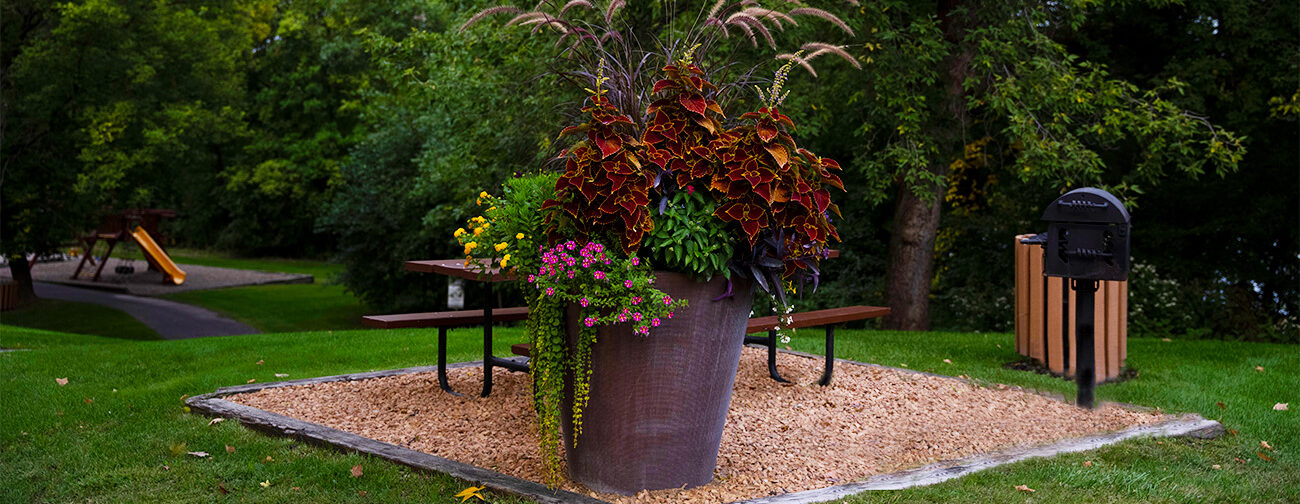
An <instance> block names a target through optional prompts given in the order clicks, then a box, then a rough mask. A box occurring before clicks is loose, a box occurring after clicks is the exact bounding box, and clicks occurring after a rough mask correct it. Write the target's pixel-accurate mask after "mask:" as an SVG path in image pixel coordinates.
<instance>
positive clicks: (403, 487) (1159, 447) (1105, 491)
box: [0, 327, 1300, 503]
mask: <svg viewBox="0 0 1300 504" xmlns="http://www.w3.org/2000/svg"><path fill="white" fill-rule="evenodd" d="M2 332H3V337H2V338H0V339H2V340H3V341H4V343H3V345H2V346H5V347H10V348H14V347H20V348H30V349H32V350H30V351H23V352H5V353H0V369H3V370H4V372H3V373H2V374H0V384H2V385H0V397H3V398H4V400H5V402H6V404H10V405H22V406H21V407H9V408H6V412H7V414H6V415H5V416H4V417H3V418H0V460H3V461H4V463H3V466H4V470H3V471H0V502H33V501H34V502H73V501H75V502H87V501H93V502H169V503H170V502H420V503H428V502H455V501H456V499H452V497H451V496H452V495H453V494H455V493H456V492H458V491H460V490H461V489H463V488H465V487H467V486H469V482H464V481H457V480H455V479H453V478H449V477H446V476H442V475H436V474H424V473H421V472H418V471H414V470H411V469H407V468H404V467H400V466H397V465H394V464H390V463H387V462H383V461H381V460H378V459H373V458H370V457H367V456H363V455H356V454H342V453H339V452H336V451H333V450H331V449H328V448H323V447H317V446H311V445H304V444H302V443H300V442H297V441H294V440H290V439H287V438H281V437H275V436H269V435H265V434H261V433H258V432H255V431H251V430H249V429H246V428H244V427H242V426H240V425H238V424H236V423H235V422H224V423H220V424H216V425H211V426H210V425H208V419H206V418H203V417H201V416H198V415H193V414H189V413H187V412H186V411H185V409H184V404H183V402H182V401H183V397H185V396H187V395H196V394H202V393H206V392H211V391H213V390H215V389H216V388H218V387H221V386H226V385H235V384H242V383H245V382H247V381H248V380H250V379H255V380H258V381H273V380H276V379H277V378H275V377H274V374H275V373H288V374H289V375H290V377H291V378H305V377H312V376H324V375H332V374H339V373H347V372H357V371H369V370H379V369H391V368H397V367H404V366H414V365H426V364H429V363H430V362H431V360H432V356H433V351H434V345H433V344H434V338H435V333H434V332H433V331H423V330H393V331H335V332H332V333H330V332H309V333H291V334H261V335H249V336H230V337H221V338H204V339H197V340H180V341H157V342H134V341H123V340H118V339H107V338H97V337H93V336H74V335H68V334H61V333H51V332H44V331H36V330H27V329H17V328H11V327H4V328H3V331H2ZM499 334H501V335H502V337H500V338H498V340H497V341H498V343H499V348H498V349H497V351H498V352H499V353H501V354H505V353H506V352H507V350H506V348H507V347H508V345H509V344H510V343H513V342H517V341H518V340H519V339H520V338H521V336H520V333H519V331H518V330H517V329H507V330H502V331H500V333H499ZM450 339H451V342H452V343H451V348H450V349H449V355H450V358H451V359H453V360H470V359H474V358H475V357H476V354H477V353H478V349H477V348H475V342H476V341H479V340H478V338H477V331H464V332H461V331H454V332H453V334H452V337H451V338H450ZM819 340H820V334H819V331H803V332H801V333H800V334H799V335H797V336H796V337H795V340H794V344H793V346H794V347H795V348H796V349H800V350H806V351H817V350H818V348H819V343H820V341H819ZM837 343H838V346H839V349H838V354H839V355H840V356H842V357H846V358H851V359H856V360H863V361H871V362H878V363H881V364H886V365H892V366H899V365H902V364H906V365H907V366H908V367H909V368H911V369H919V370H928V371H934V372H938V373H942V374H948V375H958V374H967V375H969V376H971V377H973V378H975V379H978V380H986V381H989V382H1001V383H1008V384H1013V385H1021V386H1026V387H1032V388H1035V389H1039V390H1044V391H1051V392H1056V393H1061V394H1063V395H1066V396H1072V395H1073V390H1074V389H1073V385H1072V384H1071V383H1069V382H1066V381H1063V380H1060V379H1057V378H1052V377H1048V376H1043V375H1036V374H1032V373H1026V372H1017V371H1010V370H1006V369H1003V368H1002V364H1003V363H1005V362H1008V361H1012V360H1016V359H1017V358H1018V356H1017V355H1016V353H1015V352H1014V350H1013V341H1012V338H1011V336H1009V335H1006V334H971V333H895V332H884V331H851V330H843V331H840V333H839V338H838V339H837ZM998 345H1001V348H998ZM945 358H946V359H950V360H951V361H952V364H946V363H943V362H942V361H943V359H945ZM259 361H260V362H262V364H260V365H259V364H258V362H259ZM1129 364H1130V365H1131V366H1132V367H1135V368H1137V369H1138V370H1139V371H1140V375H1139V377H1138V378H1137V379H1135V380H1131V381H1128V382H1124V383H1119V384H1109V385H1103V386H1101V387H1099V388H1098V390H1097V396H1098V399H1099V400H1103V401H1122V402H1128V403H1134V404H1141V405H1146V406H1153V407H1159V408H1162V409H1164V410H1166V411H1171V412H1196V413H1200V414H1201V415H1203V416H1205V417H1207V418H1213V419H1219V420H1221V421H1222V422H1223V423H1224V425H1225V426H1226V427H1227V428H1229V429H1232V430H1233V431H1235V434H1228V435H1225V436H1223V437H1221V438H1219V439H1216V440H1210V441H1204V440H1190V439H1166V440H1154V439H1141V440H1131V441H1126V442H1124V443H1121V444H1119V445H1115V446H1111V447H1107V448H1103V449H1099V450H1094V451H1089V452H1084V453H1079V454H1070V455H1062V456H1058V457H1053V458H1051V459H1036V460H1030V461H1025V462H1020V463H1017V464H1012V465H1008V466H1002V467H999V468H996V469H992V470H989V471H984V472H980V473H977V474H974V475H970V476H967V477H964V478H960V479H957V480H954V481H950V482H947V483H943V484H939V485H934V486H930V487H923V488H917V489H912V490H907V491H901V492H878V493H869V494H861V495H858V496H854V497H851V498H849V499H847V501H848V502H876V501H884V502H916V501H927V502H929V501H942V502H948V501H957V502H971V501H974V502H1006V501H1026V500H1031V501H1035V502H1070V503H1075V502H1093V501H1105V502H1196V501H1221V502H1280V501H1291V502H1296V501H1300V456H1298V455H1297V451H1298V450H1300V421H1297V419H1296V416H1295V412H1294V411H1274V410H1273V409H1272V408H1273V404H1275V403H1278V402H1289V403H1292V404H1293V405H1296V404H1297V403H1300V401H1296V400H1295V399H1296V398H1297V396H1298V395H1300V392H1298V391H1300V372H1297V371H1296V370H1297V369H1300V347H1296V346H1284V345H1270V344H1254V343H1232V342H1214V341H1186V342H1184V341H1176V342H1170V343H1165V342H1161V341H1159V340H1149V339H1133V340H1130V348H1129ZM1256 366H1260V367H1262V368H1264V371H1263V372H1260V371H1257V370H1256V369H1255V368H1256ZM56 378H67V379H68V384H67V385H66V386H59V385H57V384H56V383H55V379H56ZM1220 402H1221V403H1223V404H1224V407H1223V408H1220V407H1219V406H1217V405H1216V403H1220ZM1260 441H1267V442H1269V443H1270V444H1271V445H1272V446H1273V447H1275V449H1276V451H1268V450H1264V449H1263V448H1261V447H1260ZM227 445H229V446H231V447H232V448H234V449H235V451H234V453H227V451H226V448H225V447H226V446H227ZM187 451H204V452H208V453H210V454H212V458H211V459H200V458H196V457H193V456H190V455H186V454H185V452H187ZM1257 452H1263V454H1264V455H1265V456H1267V457H1270V458H1271V459H1272V460H1271V461H1267V460H1264V459H1263V458H1261V457H1259V456H1258V455H1257ZM827 456H834V454H827ZM267 457H270V460H269V461H268V459H267ZM1237 459H1240V460H1241V461H1244V462H1238V461H1237ZM1085 460H1091V461H1092V462H1093V465H1092V466H1091V467H1084V466H1083V462H1084V461H1085ZM357 464H361V465H362V466H363V467H364V472H365V475H364V476H363V477H361V478H359V479H354V478H352V477H351V476H350V475H349V474H348V471H349V470H350V468H351V467H352V466H354V465H357ZM1214 464H1219V465H1220V466H1221V467H1222V469H1220V470H1214V469H1212V468H1211V466H1212V465H1214ZM262 482H267V483H268V484H269V486H266V487H263V486H262V485H261V484H260V483H262ZM1016 485H1028V486H1029V487H1031V488H1034V489H1035V490H1037V492H1035V493H1033V494H1028V493H1024V492H1019V491H1017V490H1015V486H1016ZM295 487H296V488H297V489H296V490H295ZM221 488H224V489H225V490H226V491H228V492H229V494H225V495H223V494H221V493H220V489H221ZM359 492H365V494H364V495H362V494H360V493H359ZM488 497H489V500H490V501H491V502H520V500H519V499H516V498H512V497H509V496H503V495H489V496H488Z"/></svg>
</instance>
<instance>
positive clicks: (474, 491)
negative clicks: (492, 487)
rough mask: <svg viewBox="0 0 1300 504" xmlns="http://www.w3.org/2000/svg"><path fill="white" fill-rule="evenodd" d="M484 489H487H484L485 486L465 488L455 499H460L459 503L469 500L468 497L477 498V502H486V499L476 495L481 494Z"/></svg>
mask: <svg viewBox="0 0 1300 504" xmlns="http://www.w3.org/2000/svg"><path fill="white" fill-rule="evenodd" d="M484 488H487V487H486V486H477V487H474V486H472V487H469V488H466V489H464V490H461V491H460V493H458V494H456V497H460V501H461V502H465V501H467V500H469V498H470V497H477V498H478V500H481V501H486V500H487V499H484V498H483V496H482V495H479V494H478V493H479V492H482V491H483V489H484Z"/></svg>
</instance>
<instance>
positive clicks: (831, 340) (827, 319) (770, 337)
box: [510, 306, 889, 385]
mask: <svg viewBox="0 0 1300 504" xmlns="http://www.w3.org/2000/svg"><path fill="white" fill-rule="evenodd" d="M885 315H889V308H885V307H883V306H845V307H841V308H829V309H825V310H815V311H810V312H801V313H792V314H791V316H792V318H793V322H792V323H790V324H788V327H790V328H793V329H802V328H806V327H825V328H826V364H825V367H824V368H823V370H822V378H821V380H819V381H818V382H817V383H819V384H821V385H829V384H830V383H831V373H832V372H834V369H835V327H836V326H839V325H840V324H843V323H845V322H852V321H855V320H866V319H873V318H877V317H883V316H885ZM776 323H777V316H776V315H769V316H766V317H754V318H751V319H749V324H748V325H746V327H745V333H746V334H753V333H761V332H767V335H766V336H745V343H746V344H758V345H764V346H766V347H767V372H768V374H769V375H771V376H772V379H773V380H776V381H778V382H781V383H789V382H790V381H789V380H786V379H785V378H782V377H781V374H780V373H779V372H777V370H776V344H777V341H778V336H777V334H776V331H775V330H773V329H772V328H773V327H776ZM510 352H511V353H513V354H515V355H521V356H524V357H531V354H532V345H529V344H528V343H517V344H514V345H511V346H510Z"/></svg>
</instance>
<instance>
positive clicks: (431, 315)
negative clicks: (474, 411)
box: [361, 306, 528, 397]
mask: <svg viewBox="0 0 1300 504" xmlns="http://www.w3.org/2000/svg"><path fill="white" fill-rule="evenodd" d="M526 318H528V307H526V306H521V307H514V308H496V309H493V310H490V311H484V310H458V311H440V312H424V313H398V314H393V315H367V316H364V317H361V323H362V325H365V326H366V327H370V328H373V329H411V328H430V327H437V328H438V386H439V387H442V390H445V391H447V392H450V393H452V394H457V393H456V391H454V390H452V389H451V385H448V384H447V329H450V328H453V327H475V326H482V327H485V328H489V327H491V324H492V323H494V322H513V321H518V320H524V319H526ZM493 367H502V368H506V369H509V370H512V371H522V372H528V364H524V363H520V362H515V361H513V360H509V359H502V358H499V357H496V356H495V355H492V331H491V330H490V329H488V330H485V331H484V333H483V373H484V376H485V377H490V376H492V368H493ZM491 393H492V381H491V378H486V379H485V380H484V383H483V394H482V395H483V397H487V396H488V394H491ZM457 395H459V394H457Z"/></svg>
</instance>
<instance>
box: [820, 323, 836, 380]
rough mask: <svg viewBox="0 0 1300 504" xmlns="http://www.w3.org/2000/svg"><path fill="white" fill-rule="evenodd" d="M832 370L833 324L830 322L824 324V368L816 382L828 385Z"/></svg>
mask: <svg viewBox="0 0 1300 504" xmlns="http://www.w3.org/2000/svg"><path fill="white" fill-rule="evenodd" d="M833 372H835V325H833V324H832V325H828V326H826V369H825V370H824V371H822V379H821V381H818V382H817V384H818V385H821V386H826V385H830V384H831V373H833Z"/></svg>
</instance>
